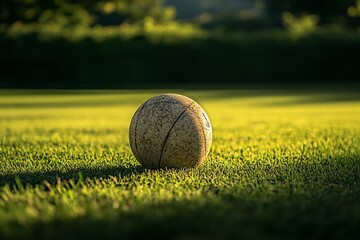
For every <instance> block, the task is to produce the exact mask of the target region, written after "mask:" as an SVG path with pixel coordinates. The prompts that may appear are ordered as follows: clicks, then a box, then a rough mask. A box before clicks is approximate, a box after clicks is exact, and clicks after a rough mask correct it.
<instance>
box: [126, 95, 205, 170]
mask: <svg viewBox="0 0 360 240" xmlns="http://www.w3.org/2000/svg"><path fill="white" fill-rule="evenodd" d="M129 140H130V146H131V150H132V152H133V153H134V156H135V158H136V159H137V160H138V161H139V162H140V163H141V165H143V166H144V167H146V168H151V169H157V168H189V167H195V166H198V165H200V164H201V163H202V162H203V161H204V159H205V158H206V156H207V155H208V154H209V151H210V147H211V143H212V128H211V123H210V120H209V117H208V116H207V114H206V112H205V111H204V109H202V107H201V106H200V105H199V104H198V103H196V102H195V101H194V100H192V99H190V98H188V97H185V96H183V95H179V94H162V95H159V96H155V97H152V98H150V99H149V100H147V101H146V102H144V103H143V104H142V105H141V106H140V107H139V108H138V109H137V111H136V112H135V114H134V116H133V117H132V120H131V123H130V131H129Z"/></svg>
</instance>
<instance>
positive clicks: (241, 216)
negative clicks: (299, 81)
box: [0, 90, 360, 239]
mask: <svg viewBox="0 0 360 240" xmlns="http://www.w3.org/2000/svg"><path fill="white" fill-rule="evenodd" d="M173 92H174V91H173ZM176 92H178V93H183V94H186V95H188V96H190V97H192V98H194V99H195V100H197V101H198V102H199V103H200V104H201V105H202V106H203V107H204V108H205V110H206V111H207V112H208V114H209V116H210V119H211V121H212V124H213V133H214V139H213V145H212V149H211V152H210V155H209V156H208V158H207V160H206V162H205V163H204V164H203V165H201V166H200V167H198V168H196V169H182V170H155V171H151V170H146V169H143V168H142V167H141V166H140V165H139V163H138V162H137V161H136V159H135V158H134V156H133V155H132V153H131V150H130V147H129V143H128V127H129V123H130V119H131V117H132V114H133V113H134V112H135V110H136V109H137V107H138V106H139V105H140V104H141V103H142V102H143V101H145V100H146V99H147V98H149V97H151V96H153V95H155V94H158V93H160V91H10V90H1V92H0V239H85V238H88V239H105V238H113V239H124V238H135V237H138V238H140V237H141V238H142V239H241V238H251V239H252V238H266V239H289V238H296V239H324V238H330V239H350V238H354V239H358V237H359V234H360V229H359V226H360V200H359V199H360V94H359V92H295V91H292V92H289V91H176Z"/></svg>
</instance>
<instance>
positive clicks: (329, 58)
mask: <svg viewBox="0 0 360 240" xmlns="http://www.w3.org/2000/svg"><path fill="white" fill-rule="evenodd" d="M179 28H180V27H179ZM20 29H21V30H20ZM111 29H112V28H99V29H98V30H96V29H94V30H92V31H91V32H86V31H85V32H83V33H80V34H79V36H78V37H77V38H74V37H73V38H71V37H70V36H74V35H76V34H72V33H71V32H67V33H66V32H63V31H59V32H55V33H54V35H53V36H52V37H49V34H48V33H47V34H41V33H39V30H31V29H28V30H26V31H25V30H24V28H21V27H19V30H17V31H15V30H12V32H9V31H8V32H6V33H5V32H3V33H2V34H1V36H0V45H1V46H2V57H1V60H0V66H1V67H0V70H1V78H0V79H1V80H0V86H1V87H3V88H4V87H7V88H9V87H19V88H24V87H25V88H26V87H29V88H137V87H184V86H190V87H196V86H201V87H212V86H221V87H231V86H238V85H241V86H244V85H248V86H249V85H250V86H251V85H258V84H265V85H271V84H280V85H282V84H286V85H293V84H304V83H306V84H328V83H356V82H358V81H359V80H358V58H359V53H360V35H359V34H356V33H351V32H328V31H316V32H313V33H310V34H307V35H302V36H301V37H297V38H295V37H294V36H293V35H290V34H287V33H286V32H275V31H272V32H258V33H251V34H246V33H236V34H231V35H229V34H228V35H222V34H216V33H210V34H205V33H203V32H202V31H200V30H197V29H195V28H191V27H189V29H188V30H184V29H183V28H181V29H182V31H184V32H183V33H182V32H181V31H180V30H179V31H177V30H176V25H174V26H173V25H170V26H167V27H166V26H163V30H162V31H160V30H159V29H161V28H158V27H155V28H154V29H155V30H156V31H155V30H154V31H153V30H151V27H149V29H147V30H144V29H143V28H138V29H134V28H129V29H128V30H126V31H127V34H124V32H126V31H125V30H124V29H122V30H121V29H119V28H113V29H112V30H113V31H112V30H111ZM116 29H117V30H116ZM44 31H45V30H44ZM121 31H122V32H121ZM131 31H132V32H131ZM10 33H11V34H10ZM175 33H177V35H176V34H175ZM44 36H47V37H48V38H44Z"/></svg>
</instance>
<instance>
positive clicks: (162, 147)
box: [158, 102, 194, 168]
mask: <svg viewBox="0 0 360 240" xmlns="http://www.w3.org/2000/svg"><path fill="white" fill-rule="evenodd" d="M193 104H194V102H192V103H190V104H189V105H188V106H187V107H186V108H185V109H184V110H183V111H182V113H181V114H180V115H179V116H178V117H177V118H176V120H175V122H174V123H173V124H172V126H171V127H170V129H169V131H168V133H167V134H166V136H165V139H164V142H163V144H162V146H161V154H160V158H159V163H158V168H160V165H161V161H162V157H163V154H164V149H165V145H166V142H167V140H168V138H169V136H170V132H171V130H172V129H173V128H174V126H175V124H176V122H177V121H178V120H179V119H180V118H181V116H182V115H183V114H184V113H185V112H186V111H187V110H188V109H189V108H190V107H191V105H193Z"/></svg>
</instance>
